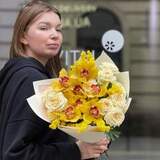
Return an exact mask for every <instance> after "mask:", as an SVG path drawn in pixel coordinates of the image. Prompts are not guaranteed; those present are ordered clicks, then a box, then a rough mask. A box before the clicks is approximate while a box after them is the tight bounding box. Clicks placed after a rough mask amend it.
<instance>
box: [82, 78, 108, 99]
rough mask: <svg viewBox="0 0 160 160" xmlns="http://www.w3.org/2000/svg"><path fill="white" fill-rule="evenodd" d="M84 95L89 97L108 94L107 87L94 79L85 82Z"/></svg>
mask: <svg viewBox="0 0 160 160" xmlns="http://www.w3.org/2000/svg"><path fill="white" fill-rule="evenodd" d="M83 90H84V95H86V96H87V97H89V98H96V97H102V96H105V95H106V92H107V89H106V87H105V86H104V85H99V84H97V83H94V82H92V81H88V82H86V83H84V84H83Z"/></svg>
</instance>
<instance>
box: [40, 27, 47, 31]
mask: <svg viewBox="0 0 160 160" xmlns="http://www.w3.org/2000/svg"><path fill="white" fill-rule="evenodd" d="M40 30H48V27H45V26H44V27H40Z"/></svg>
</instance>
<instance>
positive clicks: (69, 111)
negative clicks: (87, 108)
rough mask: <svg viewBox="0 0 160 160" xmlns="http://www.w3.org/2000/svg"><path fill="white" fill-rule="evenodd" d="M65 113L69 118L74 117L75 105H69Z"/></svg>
mask: <svg viewBox="0 0 160 160" xmlns="http://www.w3.org/2000/svg"><path fill="white" fill-rule="evenodd" d="M65 115H66V117H67V118H68V119H72V118H73V117H74V107H73V106H71V105H70V106H69V107H67V108H66V110H65Z"/></svg>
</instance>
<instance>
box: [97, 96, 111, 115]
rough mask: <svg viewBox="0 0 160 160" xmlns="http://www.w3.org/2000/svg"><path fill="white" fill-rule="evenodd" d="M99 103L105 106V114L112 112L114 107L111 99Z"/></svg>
mask: <svg viewBox="0 0 160 160" xmlns="http://www.w3.org/2000/svg"><path fill="white" fill-rule="evenodd" d="M99 102H100V103H102V104H103V105H104V112H109V110H111V109H112V108H113V107H114V105H113V103H112V101H111V99H109V98H102V99H100V100H99Z"/></svg>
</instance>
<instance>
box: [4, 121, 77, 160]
mask: <svg viewBox="0 0 160 160" xmlns="http://www.w3.org/2000/svg"><path fill="white" fill-rule="evenodd" d="M40 127H41V126H38V125H36V124H35V123H33V122H32V121H29V120H23V121H15V122H12V123H9V124H8V126H7V130H6V135H5V140H4V148H3V149H4V151H3V153H4V155H3V160H72V159H73V160H79V159H80V152H79V149H78V146H77V145H76V144H75V143H68V142H65V143H50V144H43V143H39V142H37V141H36V136H38V134H39V133H40V132H41V129H40Z"/></svg>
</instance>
